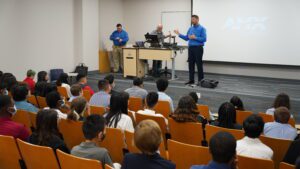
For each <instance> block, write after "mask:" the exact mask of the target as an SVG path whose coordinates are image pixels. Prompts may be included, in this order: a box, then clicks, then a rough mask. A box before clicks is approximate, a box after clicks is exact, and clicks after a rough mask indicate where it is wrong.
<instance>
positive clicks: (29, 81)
mask: <svg viewBox="0 0 300 169" xmlns="http://www.w3.org/2000/svg"><path fill="white" fill-rule="evenodd" d="M26 75H27V76H26V78H25V79H24V80H23V82H25V83H27V85H28V87H29V90H30V93H31V94H33V93H34V87H35V81H34V76H35V71H34V70H31V69H29V70H28V71H27V74H26Z"/></svg>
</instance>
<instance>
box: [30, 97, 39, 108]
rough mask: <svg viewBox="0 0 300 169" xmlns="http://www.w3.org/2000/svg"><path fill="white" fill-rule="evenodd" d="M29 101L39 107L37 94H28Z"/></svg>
mask: <svg viewBox="0 0 300 169" xmlns="http://www.w3.org/2000/svg"><path fill="white" fill-rule="evenodd" d="M27 101H28V102H29V103H31V104H33V105H34V106H36V107H39V105H38V102H37V99H36V97H35V95H30V96H28V97H27Z"/></svg>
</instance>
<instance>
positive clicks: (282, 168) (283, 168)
mask: <svg viewBox="0 0 300 169" xmlns="http://www.w3.org/2000/svg"><path fill="white" fill-rule="evenodd" d="M295 168H296V167H295V166H294V165H291V164H288V163H284V162H281V163H280V165H279V169H295Z"/></svg>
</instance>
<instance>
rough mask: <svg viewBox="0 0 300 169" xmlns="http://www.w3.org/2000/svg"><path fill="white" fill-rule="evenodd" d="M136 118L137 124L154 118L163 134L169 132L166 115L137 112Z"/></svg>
mask: <svg viewBox="0 0 300 169" xmlns="http://www.w3.org/2000/svg"><path fill="white" fill-rule="evenodd" d="M135 119H136V123H137V124H139V123H140V122H141V121H143V120H149V119H150V120H153V121H155V122H156V123H157V124H158V125H159V127H160V129H161V131H162V133H163V134H166V133H167V124H166V120H165V118H164V117H159V116H151V115H146V114H140V113H135Z"/></svg>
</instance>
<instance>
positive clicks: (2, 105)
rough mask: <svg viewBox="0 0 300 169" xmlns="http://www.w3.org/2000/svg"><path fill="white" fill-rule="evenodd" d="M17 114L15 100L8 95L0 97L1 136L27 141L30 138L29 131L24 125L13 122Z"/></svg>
mask: <svg viewBox="0 0 300 169" xmlns="http://www.w3.org/2000/svg"><path fill="white" fill-rule="evenodd" d="M16 112H17V109H16V107H15V105H14V102H13V100H12V99H11V98H10V97H9V96H7V95H0V135H5V136H13V137H14V138H19V139H21V140H24V141H26V140H27V139H28V137H29V131H28V130H27V129H26V127H25V126H24V125H23V124H19V123H16V122H13V121H12V120H11V117H12V116H13V115H15V114H16Z"/></svg>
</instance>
